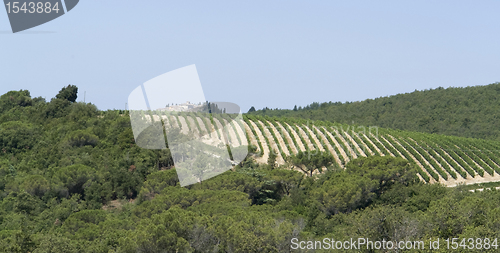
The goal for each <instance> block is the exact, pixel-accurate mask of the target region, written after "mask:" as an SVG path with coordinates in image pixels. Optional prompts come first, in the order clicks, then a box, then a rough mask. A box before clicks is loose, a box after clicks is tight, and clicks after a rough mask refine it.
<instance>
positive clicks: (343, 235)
mask: <svg viewBox="0 0 500 253" xmlns="http://www.w3.org/2000/svg"><path fill="white" fill-rule="evenodd" d="M63 90H64V92H63V91H61V93H60V95H59V96H58V98H55V99H52V100H51V102H49V103H47V102H45V101H44V100H43V99H40V98H36V99H31V98H30V96H29V92H27V91H19V92H17V91H16V92H9V93H8V95H3V96H1V97H0V108H1V110H0V122H1V123H0V145H1V149H0V251H1V252H85V253H87V252H88V253H90V252H92V253H94V252H103V253H104V252H131V253H132V252H289V251H290V249H291V248H290V247H291V238H299V239H301V240H321V239H322V238H324V237H328V238H337V239H347V238H359V237H363V238H369V239H371V240H383V239H385V240H386V241H387V240H407V239H411V240H428V238H441V240H443V239H446V238H452V237H457V238H469V237H481V238H485V237H490V238H498V237H499V236H500V232H499V231H500V209H499V208H498V206H500V191H497V190H495V189H492V190H485V191H482V192H470V191H469V190H470V189H474V187H496V186H497V184H496V183H490V184H485V185H480V186H467V187H463V186H458V187H455V188H446V187H444V186H441V185H438V184H433V185H430V184H424V183H421V182H419V181H418V179H417V177H416V173H417V171H418V173H420V175H421V176H422V178H424V179H425V180H427V181H429V178H428V177H427V178H426V176H427V174H426V173H424V172H423V171H421V170H420V168H418V167H416V166H415V161H413V160H408V159H409V157H410V156H409V154H413V155H414V156H415V157H420V158H416V159H419V160H417V161H422V162H423V163H425V161H428V162H429V166H431V167H433V168H437V167H438V165H437V163H439V164H440V165H442V166H443V168H444V170H446V171H447V172H448V173H449V174H450V175H452V176H453V172H454V171H455V170H457V172H458V173H460V174H461V175H463V176H466V175H467V174H466V173H467V172H466V171H462V170H459V169H458V164H462V163H463V164H464V165H467V166H468V167H467V168H468V169H469V170H471V172H474V173H478V174H479V173H480V170H478V168H477V167H475V166H479V167H482V168H484V171H486V172H487V173H489V174H491V172H492V170H495V171H497V172H498V171H499V168H500V167H499V166H498V165H499V164H500V158H499V155H500V152H499V151H498V150H499V149H500V144H499V143H498V142H495V141H490V140H480V139H466V138H458V137H457V138H449V137H445V136H440V135H430V134H422V133H414V132H401V131H394V130H388V129H382V128H381V129H380V134H378V133H377V134H376V135H375V134H374V135H371V134H369V133H368V134H366V135H364V134H361V133H360V134H359V135H354V134H353V135H352V138H353V139H354V141H355V142H356V143H358V144H359V145H360V146H361V147H362V148H363V147H364V145H366V146H367V147H368V148H369V149H370V150H372V151H373V152H375V151H374V147H375V146H377V147H378V148H379V149H380V150H381V151H382V152H383V153H384V154H385V156H384V157H379V156H376V155H375V156H369V157H366V158H358V159H353V160H351V161H350V162H347V160H345V161H344V158H343V157H342V156H341V155H340V150H339V149H338V148H337V147H336V146H335V145H334V142H333V141H334V139H332V138H331V137H330V136H329V135H328V134H327V131H329V132H330V133H333V132H332V131H333V129H339V132H340V136H339V135H337V134H332V136H334V138H337V139H335V140H336V141H338V142H339V143H341V145H343V146H341V148H343V149H344V150H347V148H348V147H347V146H345V145H344V144H343V143H342V141H341V139H340V137H341V136H342V132H348V131H350V130H352V129H357V128H356V126H346V125H341V124H336V123H330V122H321V121H315V122H314V124H315V126H317V128H318V129H319V130H316V128H314V127H313V128H311V131H312V132H309V131H307V129H305V128H304V130H305V131H306V136H307V138H309V139H310V140H311V141H312V137H313V136H312V135H316V136H318V135H319V134H320V133H323V134H324V135H325V137H326V139H327V141H328V142H330V144H331V145H332V147H334V149H335V152H336V153H337V155H339V158H340V159H342V161H344V163H346V164H344V165H345V166H344V167H345V170H344V169H343V168H340V166H336V165H335V164H334V163H335V161H334V159H333V157H332V156H331V155H330V153H329V150H328V149H327V148H326V143H323V139H322V138H321V139H320V138H318V139H319V140H320V142H316V143H314V145H315V149H316V150H315V152H307V151H306V152H300V153H298V154H296V155H295V156H292V157H290V158H289V160H288V161H289V162H290V164H293V165H294V166H295V168H297V167H300V168H302V169H303V171H305V172H306V173H303V172H301V171H297V170H289V169H283V167H284V166H280V167H274V168H270V166H267V165H262V164H261V165H259V164H257V163H256V162H255V161H254V160H253V159H252V158H251V157H247V158H246V159H245V160H244V161H243V162H242V163H240V164H239V165H237V166H235V167H234V169H233V170H229V171H226V172H225V173H222V174H221V175H218V176H216V177H213V178H210V179H208V180H204V181H203V182H202V183H198V184H194V185H190V186H188V187H180V186H179V184H178V182H179V181H178V178H177V173H176V170H175V167H174V164H173V161H172V157H171V154H170V150H169V149H165V150H146V149H141V148H139V147H138V146H137V145H136V144H135V140H134V135H133V133H132V130H131V126H130V117H129V115H128V114H127V112H124V111H120V110H110V111H98V110H97V108H96V107H95V106H94V105H92V104H85V103H77V102H74V101H71V100H73V99H72V98H71V97H72V96H71V94H72V92H70V91H71V90H72V89H71V87H70V88H67V87H66V88H65V89H63ZM73 91H75V90H74V89H73ZM64 94H66V95H64ZM68 94H70V95H68ZM73 94H76V93H73ZM10 97H12V99H11V98H10ZM30 99H31V100H30ZM75 99H76V98H75ZM29 101H31V104H30V102H29ZM268 111H269V112H271V111H273V110H268ZM303 111H304V110H303V109H297V113H300V112H303ZM190 115H191V116H193V114H190ZM224 117H225V116H224V115H219V116H217V117H216V118H218V119H219V120H220V119H222V118H224ZM201 118H204V117H201ZM226 119H227V118H226ZM244 119H245V121H247V123H249V122H250V121H253V122H256V123H257V124H258V125H260V126H261V127H262V125H261V124H260V123H258V121H259V120H260V121H262V122H263V123H264V125H265V126H269V127H270V126H274V127H275V128H276V129H278V131H277V133H278V134H281V136H282V137H283V136H284V135H283V133H281V131H282V130H281V128H280V127H279V126H278V125H277V122H280V123H281V125H282V126H283V127H284V128H285V129H286V130H287V131H290V130H291V129H290V128H289V127H288V126H287V124H289V125H291V126H292V127H295V128H296V130H298V128H297V126H301V127H302V126H304V125H307V120H305V119H294V118H279V119H271V118H262V117H258V116H257V117H256V116H254V115H250V117H247V116H245V117H244ZM285 122H286V123H287V124H285ZM191 123H192V122H191ZM188 124H189V123H188ZM249 125H250V124H249ZM189 127H191V128H195V127H196V128H198V130H200V129H199V127H200V126H199V125H198V124H197V121H195V124H194V125H193V124H190V126H189ZM232 127H233V128H234V127H235V125H232ZM250 129H251V130H253V131H249V132H248V133H249V134H252V133H253V134H254V135H255V130H256V129H253V128H252V127H251V125H250ZM346 129H347V130H346ZM271 133H272V134H273V138H274V139H275V142H277V137H278V136H277V133H274V131H272V132H271ZM350 133H351V132H349V134H350ZM388 135H391V136H394V137H395V138H396V139H397V140H398V141H399V143H401V144H402V145H398V144H396V143H395V142H394V140H392V138H390V137H389V136H388ZM290 136H291V138H292V142H293V143H294V145H295V146H296V147H297V148H298V147H299V146H298V143H299V142H302V143H305V140H304V136H301V137H299V138H298V139H295V137H294V135H293V134H291V135H290ZM382 137H383V138H382ZM172 138H178V139H179V140H181V139H182V138H187V137H186V136H184V135H182V134H180V132H179V133H177V135H176V133H175V132H173V136H172ZM377 138H378V139H377ZM368 139H370V140H371V141H372V143H373V145H372V144H369V143H368V142H367V140H368ZM385 139H387V141H386V140H385ZM284 140H285V142H286V143H287V144H289V145H290V144H291V143H289V140H287V139H284ZM238 141H239V142H241V140H238ZM265 141H266V140H260V141H259V145H261V143H264V142H265ZM347 141H348V145H349V146H350V144H352V145H354V143H351V141H350V140H347ZM379 141H380V142H379ZM349 143H350V144H349ZM363 143H364V145H363ZM389 144H392V145H393V146H394V147H392V146H391V145H389ZM321 145H322V146H323V147H324V148H325V150H328V152H324V153H322V152H319V151H318V148H319V147H320V146H321ZM410 147H412V148H413V151H411V150H409V148H410ZM281 148H282V149H281V150H280V152H282V151H283V150H284V148H285V147H281ZM386 149H388V150H389V151H390V152H391V153H392V154H394V155H396V156H400V155H398V153H399V152H401V153H402V156H403V157H392V156H390V155H389V152H388V151H387V150H386ZM454 149H455V150H454ZM260 150H261V151H262V150H263V149H262V146H260ZM289 150H290V149H289ZM233 151H234V150H233ZM308 151H311V150H309V149H308ZM317 151H318V152H317ZM426 151H427V152H426ZM282 153H283V152H282ZM448 153H450V156H448V155H447V154H448ZM366 154H367V155H368V152H367V153H366ZM282 155H283V154H282ZM458 158H460V159H461V161H457V162H455V159H458ZM270 159H271V160H272V159H275V157H274V158H273V157H272V155H271V156H270ZM434 160H435V161H436V162H434ZM197 162H199V163H200V167H202V164H203V160H200V161H197ZM270 163H271V164H275V163H274V162H272V161H270ZM476 163H477V165H476ZM448 164H449V165H448ZM324 167H326V168H327V170H322V171H321V168H324ZM316 169H320V170H319V171H321V173H317V174H314V173H313V172H314V171H315V170H316ZM419 170H420V171H419ZM436 171H437V173H439V174H440V175H443V174H442V173H444V171H441V172H440V171H439V170H436ZM455 175H456V174H455Z"/></svg>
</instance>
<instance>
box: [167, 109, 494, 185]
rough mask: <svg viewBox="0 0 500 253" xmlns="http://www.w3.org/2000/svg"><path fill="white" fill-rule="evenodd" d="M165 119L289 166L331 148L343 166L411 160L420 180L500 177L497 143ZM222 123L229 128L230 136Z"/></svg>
mask: <svg viewBox="0 0 500 253" xmlns="http://www.w3.org/2000/svg"><path fill="white" fill-rule="evenodd" d="M162 118H163V122H164V124H165V127H169V128H170V127H176V128H179V129H180V130H181V132H182V133H184V134H188V133H192V134H194V135H196V136H197V137H199V138H202V137H203V138H204V139H206V141H205V142H207V143H212V145H214V144H213V143H225V141H224V138H227V143H229V145H230V146H232V147H238V146H241V145H247V143H248V142H247V140H249V143H250V144H252V145H253V146H254V147H255V149H256V152H255V153H257V156H256V157H254V158H255V160H256V161H257V162H258V163H261V164H266V163H268V162H269V156H270V155H271V154H274V155H275V156H276V164H277V165H284V164H287V162H288V158H289V157H290V156H293V155H296V154H298V153H299V152H303V153H306V154H307V155H309V156H315V155H319V154H320V152H327V153H328V154H331V155H332V156H333V158H334V164H335V166H337V167H339V168H344V167H345V165H346V164H347V163H349V162H350V161H351V160H353V159H356V158H358V157H369V156H393V157H401V158H404V159H406V160H408V161H410V163H412V164H414V165H415V166H416V168H417V171H418V176H419V177H420V179H421V180H422V181H425V182H429V183H436V182H439V183H442V184H444V185H447V186H456V185H457V184H462V183H463V184H471V183H479V182H493V181H500V152H499V150H500V149H499V148H500V142H498V141H491V140H483V139H474V138H464V137H455V136H445V135H437V134H426V133H418V132H410V131H401V130H390V129H385V128H378V127H364V126H358V125H343V124H335V123H331V122H327V121H309V120H304V119H296V118H269V117H260V116H255V115H246V116H245V117H244V123H243V124H242V125H239V124H228V122H231V120H230V119H229V118H227V117H224V115H223V114H218V115H215V116H214V117H213V118H212V119H209V118H208V117H207V114H204V113H174V114H172V113H169V114H166V115H164V116H162ZM211 120H212V122H213V123H212V122H211ZM223 126H227V128H224V129H227V134H226V137H224V133H223V132H222V127H223ZM203 138H202V139H203ZM318 172H319V171H318V170H316V173H318Z"/></svg>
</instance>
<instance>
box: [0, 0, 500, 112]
mask: <svg viewBox="0 0 500 253" xmlns="http://www.w3.org/2000/svg"><path fill="white" fill-rule="evenodd" d="M498 10H500V2H499V1H291V0H286V1H284V0H282V1H278V0H274V1H269V0H267V1H159V0H158V1H153V0H151V1H117V0H113V1H80V3H79V4H78V5H77V6H76V7H75V8H74V9H73V10H71V11H70V12H69V13H67V14H66V15H64V16H62V17H60V18H58V19H56V20H53V21H51V22H49V23H46V24H43V25H41V26H38V27H35V28H32V29H30V30H28V31H26V32H20V33H18V34H12V33H11V32H10V31H11V30H10V25H9V22H8V18H7V14H6V12H5V11H4V10H3V9H0V46H1V50H0V94H4V93H5V92H7V91H9V90H19V89H28V90H30V91H31V94H32V96H34V97H35V96H42V97H45V98H46V99H47V100H50V98H52V97H54V96H55V95H56V94H57V92H58V91H59V90H60V89H61V88H62V87H63V86H66V85H68V84H74V85H77V86H78V87H79V89H80V93H79V99H78V100H79V101H81V100H83V93H84V91H86V101H87V102H91V103H93V104H95V105H97V106H98V108H99V109H102V110H106V109H113V108H116V109H123V108H124V107H125V103H126V102H127V99H128V95H129V94H130V92H132V90H134V89H135V88H136V87H137V86H139V85H141V84H142V83H144V82H146V81H148V80H150V79H152V78H154V77H156V76H158V75H161V74H163V73H166V72H168V71H171V70H175V69H177V68H181V67H184V66H188V65H191V64H196V68H197V70H198V74H199V77H200V80H201V84H202V86H203V89H204V92H205V97H206V98H207V99H208V100H211V101H224V102H233V103H237V104H239V105H240V106H241V107H242V111H244V112H246V111H247V110H248V109H249V108H250V106H255V107H256V108H257V109H259V108H262V107H265V106H267V107H270V108H290V109H291V108H292V107H293V106H294V105H301V106H304V105H307V104H310V103H312V102H328V101H342V102H345V101H359V100H364V99H367V98H376V97H380V96H387V95H393V94H397V93H405V92H412V91H414V90H415V89H417V90H423V89H429V88H436V87H439V86H442V87H450V86H453V87H465V86H475V85H486V84H489V83H493V82H498V81H500V60H499V59H500V46H499V45H500V15H498Z"/></svg>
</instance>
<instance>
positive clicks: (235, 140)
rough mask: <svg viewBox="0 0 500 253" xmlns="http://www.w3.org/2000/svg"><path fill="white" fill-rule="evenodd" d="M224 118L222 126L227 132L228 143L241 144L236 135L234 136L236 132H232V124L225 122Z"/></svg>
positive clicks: (236, 145)
mask: <svg viewBox="0 0 500 253" xmlns="http://www.w3.org/2000/svg"><path fill="white" fill-rule="evenodd" d="M223 120H224V126H225V127H224V128H225V129H227V132H228V133H229V144H230V145H231V146H233V147H239V146H240V145H241V143H240V141H239V140H238V137H236V133H235V132H234V128H233V126H231V124H229V122H227V120H226V119H223Z"/></svg>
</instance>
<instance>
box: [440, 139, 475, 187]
mask: <svg viewBox="0 0 500 253" xmlns="http://www.w3.org/2000/svg"><path fill="white" fill-rule="evenodd" d="M439 149H441V151H443V153H444V154H445V155H446V156H447V157H448V158H450V159H451V160H453V161H455V159H453V157H451V155H450V154H448V152H446V150H444V149H442V148H441V147H440V148H439ZM445 161H446V160H445ZM455 163H456V164H457V165H458V167H459V168H460V169H462V170H463V171H465V173H466V174H467V180H471V179H474V178H473V177H472V176H471V175H470V174H469V172H467V171H466V170H465V169H464V168H463V167H462V165H460V163H458V162H457V161H455ZM450 167H452V168H453V166H451V165H450ZM455 171H456V170H455ZM457 174H459V175H460V173H458V171H457Z"/></svg>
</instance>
